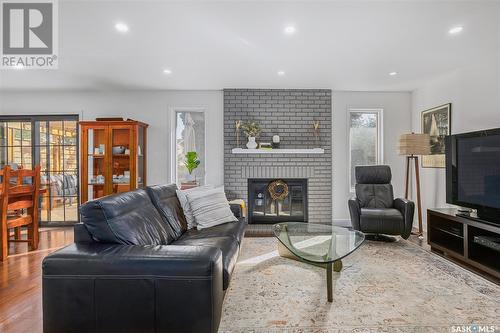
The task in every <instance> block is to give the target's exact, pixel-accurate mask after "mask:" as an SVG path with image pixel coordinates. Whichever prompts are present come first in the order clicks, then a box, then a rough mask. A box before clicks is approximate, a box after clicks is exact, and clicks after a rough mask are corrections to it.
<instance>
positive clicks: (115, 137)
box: [110, 126, 134, 193]
mask: <svg viewBox="0 0 500 333" xmlns="http://www.w3.org/2000/svg"><path fill="white" fill-rule="evenodd" d="M110 130H111V142H112V145H111V153H112V154H111V171H112V174H111V176H112V179H113V182H112V190H111V193H122V192H127V191H130V189H131V179H132V176H133V175H131V170H132V168H131V164H132V156H131V151H132V150H133V147H131V144H132V142H134V140H133V136H132V128H131V127H130V126H127V127H111V128H110Z"/></svg>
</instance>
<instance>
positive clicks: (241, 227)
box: [181, 217, 247, 245]
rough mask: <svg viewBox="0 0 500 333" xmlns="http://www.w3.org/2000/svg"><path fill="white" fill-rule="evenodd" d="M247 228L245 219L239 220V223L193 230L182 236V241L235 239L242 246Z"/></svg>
mask: <svg viewBox="0 0 500 333" xmlns="http://www.w3.org/2000/svg"><path fill="white" fill-rule="evenodd" d="M246 226H247V221H246V219H245V218H244V217H241V218H239V219H238V222H228V223H224V224H220V225H217V226H215V227H211V228H206V229H201V230H197V229H191V230H188V231H186V232H185V233H184V235H182V237H181V239H184V238H186V239H187V238H189V239H202V238H213V237H233V238H234V239H236V240H237V241H238V244H240V245H241V240H242V239H243V235H244V233H245V227H246Z"/></svg>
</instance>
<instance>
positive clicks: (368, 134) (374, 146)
mask: <svg viewBox="0 0 500 333" xmlns="http://www.w3.org/2000/svg"><path fill="white" fill-rule="evenodd" d="M382 162H383V150H382V109H350V110H349V169H350V170H349V172H350V184H351V189H354V184H356V178H355V174H354V167H355V166H357V165H375V164H382Z"/></svg>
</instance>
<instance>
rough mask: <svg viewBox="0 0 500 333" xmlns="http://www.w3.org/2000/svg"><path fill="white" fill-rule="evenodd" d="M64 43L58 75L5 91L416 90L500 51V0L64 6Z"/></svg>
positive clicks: (28, 77) (4, 81)
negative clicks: (290, 29) (122, 27)
mask: <svg viewBox="0 0 500 333" xmlns="http://www.w3.org/2000/svg"><path fill="white" fill-rule="evenodd" d="M118 21H120V22H124V23H126V24H127V25H128V26H129V28H130V30H129V32H128V33H126V34H121V33H118V32H117V31H116V30H115V28H114V25H115V23H116V22H118ZM288 24H293V25H294V26H295V27H296V29H297V31H296V33H295V34H294V35H293V36H287V35H285V34H284V33H283V29H284V27H285V26H286V25H288ZM455 25H462V26H463V27H464V30H463V32H462V33H461V34H459V35H456V36H450V35H449V34H448V30H449V29H450V28H451V27H453V26H455ZM59 46H60V52H59V59H60V60H59V61H60V62H59V69H58V70H26V69H25V70H2V71H0V89H3V90H17V89H60V90H68V89H92V90H106V89H113V90H117V89H221V88H243V87H259V88H333V89H338V90H376V91H386V90H391V91H394V90H413V89H414V88H415V87H417V86H418V84H419V83H420V82H422V81H424V80H426V79H428V78H430V77H433V76H436V75H440V74H444V73H446V72H449V71H451V70H453V69H456V68H459V67H462V66H466V65H467V64H470V63H471V62H481V59H483V58H484V57H487V56H489V55H491V54H493V53H496V52H498V50H500V3H499V2H498V1H467V2H466V1H448V2H443V1H385V2H380V1H352V0H351V1H317V2H316V1H303V2H289V1H276V2H266V1H254V2H241V1H223V2H213V1H189V2H180V1H179V2H173V1H163V2H162V1H66V0H60V1H59ZM164 68H169V69H171V70H172V74H171V75H165V74H164V73H163V69H164ZM279 70H283V71H285V72H286V74H285V75H284V76H279V75H277V72H278V71H279ZM392 71H397V72H398V73H399V74H398V75H396V76H389V75H388V73H389V72H392Z"/></svg>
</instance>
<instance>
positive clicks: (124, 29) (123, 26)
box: [115, 22, 128, 33]
mask: <svg viewBox="0 0 500 333" xmlns="http://www.w3.org/2000/svg"><path fill="white" fill-rule="evenodd" d="M115 29H116V30H117V31H118V32H122V33H125V32H128V25H126V24H125V23H123V22H118V23H116V24H115Z"/></svg>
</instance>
